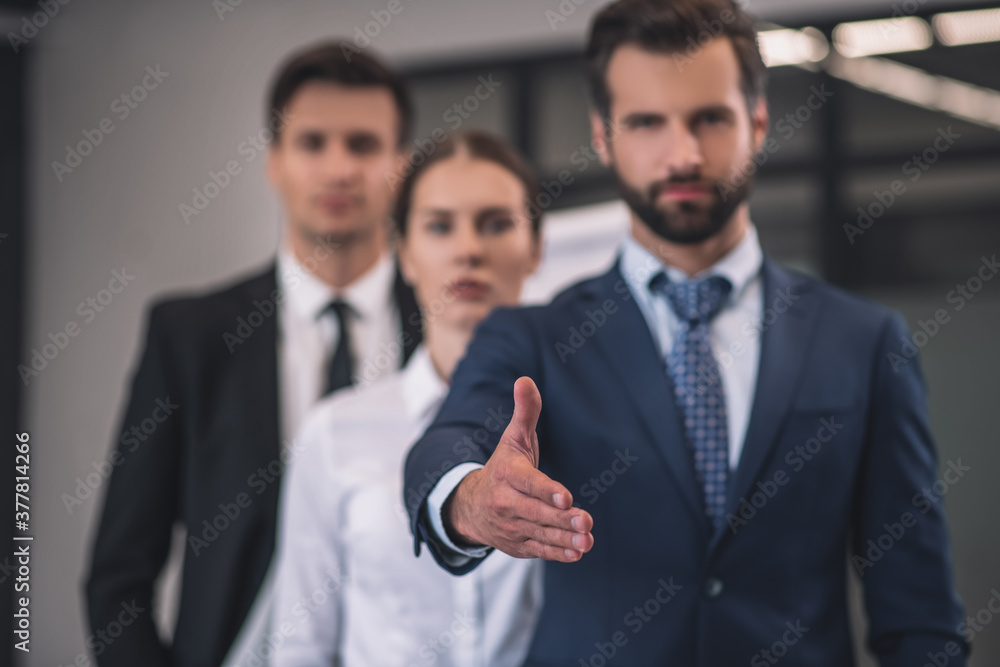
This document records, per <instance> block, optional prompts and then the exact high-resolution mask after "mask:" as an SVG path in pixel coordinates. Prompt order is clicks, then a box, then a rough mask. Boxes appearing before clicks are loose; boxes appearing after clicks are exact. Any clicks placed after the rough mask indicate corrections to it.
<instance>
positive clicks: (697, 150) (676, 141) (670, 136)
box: [662, 122, 704, 177]
mask: <svg viewBox="0 0 1000 667" xmlns="http://www.w3.org/2000/svg"><path fill="white" fill-rule="evenodd" d="M666 135H667V138H666V147H665V148H664V151H663V162H664V164H663V165H662V166H664V167H666V171H667V175H668V177H671V176H675V175H680V174H692V173H695V174H697V173H699V172H700V171H701V167H702V163H703V162H704V156H703V155H702V152H701V142H699V141H698V137H697V136H695V134H694V132H692V131H691V128H690V127H689V126H688V125H687V123H681V122H675V123H671V124H670V127H669V128H668V131H667V133H666Z"/></svg>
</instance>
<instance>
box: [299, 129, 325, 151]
mask: <svg viewBox="0 0 1000 667" xmlns="http://www.w3.org/2000/svg"><path fill="white" fill-rule="evenodd" d="M298 144H299V145H300V146H301V147H302V148H303V149H305V150H307V151H309V152H310V153H319V152H322V150H323V146H324V145H325V141H324V139H323V135H322V134H320V133H319V132H306V133H305V134H303V135H301V136H300V137H299V140H298Z"/></svg>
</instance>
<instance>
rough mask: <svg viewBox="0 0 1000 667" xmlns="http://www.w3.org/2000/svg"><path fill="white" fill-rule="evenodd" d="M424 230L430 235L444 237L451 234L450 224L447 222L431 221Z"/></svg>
mask: <svg viewBox="0 0 1000 667" xmlns="http://www.w3.org/2000/svg"><path fill="white" fill-rule="evenodd" d="M424 228H425V229H426V230H427V231H428V232H430V233H431V234H435V235H437V236H445V235H447V234H449V233H451V222H449V221H448V220H431V221H430V222H428V223H427V224H426V225H425V226H424Z"/></svg>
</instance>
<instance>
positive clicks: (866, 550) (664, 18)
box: [404, 0, 968, 667]
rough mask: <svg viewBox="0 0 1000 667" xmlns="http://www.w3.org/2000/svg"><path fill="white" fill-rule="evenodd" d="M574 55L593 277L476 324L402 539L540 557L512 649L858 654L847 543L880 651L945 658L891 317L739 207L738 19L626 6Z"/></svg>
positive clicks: (872, 641)
mask: <svg viewBox="0 0 1000 667" xmlns="http://www.w3.org/2000/svg"><path fill="white" fill-rule="evenodd" d="M587 61H588V66H589V78H590V86H591V92H592V98H593V99H592V101H593V113H592V126H593V141H594V145H595V147H596V149H597V150H598V152H599V154H600V156H601V159H602V161H603V162H604V163H605V164H607V165H609V166H610V167H611V168H612V169H613V170H614V173H615V175H616V177H617V179H618V182H619V185H620V190H621V193H622V197H623V199H624V200H625V201H626V202H627V203H628V205H629V207H630V209H631V227H630V234H629V235H628V237H627V238H626V240H625V241H624V244H623V246H622V249H621V253H620V255H619V257H618V261H617V262H616V263H615V265H614V267H613V268H612V269H611V270H610V271H608V272H607V273H606V274H604V275H602V276H598V277H595V278H592V279H590V280H585V281H583V282H581V283H579V284H577V285H575V286H573V287H570V288H569V289H567V290H566V291H565V292H563V293H562V294H560V295H559V296H557V297H556V298H555V299H554V300H553V301H552V303H550V304H548V305H546V306H542V307H530V308H519V309H502V310H499V311H497V312H495V313H494V314H493V315H492V316H491V317H489V318H488V319H487V320H486V321H484V322H483V323H482V324H481V326H480V328H479V330H478V332H477V334H476V336H475V339H474V340H473V342H472V344H471V345H470V347H469V350H468V353H467V355H466V357H465V359H464V360H463V361H462V362H461V364H460V365H459V366H458V368H457V369H456V371H455V374H454V377H453V379H452V385H451V392H450V394H449V396H448V399H447V400H446V402H445V403H444V404H443V406H442V407H441V410H440V412H439V413H438V415H437V416H436V418H435V420H434V422H433V423H432V424H431V426H430V427H429V428H428V430H427V431H426V433H425V434H424V435H423V437H422V438H421V439H420V440H419V441H418V442H417V443H416V444H415V445H414V447H413V449H412V450H411V452H410V454H409V457H408V460H407V464H406V470H405V482H406V487H405V490H404V493H405V496H404V501H405V503H406V505H407V508H408V512H409V514H410V519H411V527H412V530H413V533H414V536H415V548H416V550H417V552H418V553H419V550H420V548H421V545H422V544H424V543H425V544H426V545H427V546H428V547H429V548H430V549H431V551H432V552H433V554H434V556H435V557H436V559H437V560H438V562H439V563H440V564H441V565H442V566H443V567H445V568H446V569H448V570H449V571H451V572H453V573H455V574H463V573H465V572H468V571H469V570H471V569H472V568H474V567H476V566H477V565H478V563H479V562H481V560H482V558H483V557H484V556H485V555H486V554H487V553H488V552H489V551H490V550H491V549H493V548H496V549H500V550H502V551H504V552H506V553H508V554H511V555H513V556H519V557H525V558H532V557H537V558H544V559H546V560H547V561H549V562H547V563H546V569H545V592H544V599H545V603H544V608H543V610H542V613H541V619H540V622H539V625H538V628H537V630H536V633H535V636H534V640H533V642H532V646H531V650H530V654H529V657H528V660H527V662H526V664H527V665H535V666H542V665H548V666H553V665H565V666H566V667H569V666H574V667H577V666H581V665H583V666H587V665H590V666H593V667H598V666H600V665H619V664H620V665H679V666H684V667H688V666H691V665H704V666H705V667H721V666H727V665H737V664H747V663H749V664H751V665H770V664H774V663H775V662H777V661H779V660H783V661H784V662H785V664H789V665H798V666H803V665H830V666H837V667H844V666H846V665H853V664H854V655H853V651H852V642H851V636H850V625H849V619H848V608H847V575H848V561H851V562H853V564H854V567H855V568H856V570H857V571H858V572H859V574H860V575H861V580H862V583H863V586H864V600H865V607H866V611H867V616H868V623H869V632H868V646H869V647H870V648H871V650H872V651H873V653H874V654H875V655H876V656H877V658H878V659H879V661H880V664H881V665H883V666H884V667H890V666H891V667H896V666H899V667H904V666H905V667H919V666H920V665H924V664H925V663H929V664H934V665H945V664H947V665H952V666H953V665H964V664H965V659H966V658H965V656H966V654H967V652H968V646H967V644H966V643H965V641H964V638H963V636H962V633H961V630H960V626H961V622H962V610H961V606H960V603H959V601H958V598H957V596H956V594H955V592H954V588H953V582H952V571H951V570H952V566H951V561H950V555H949V549H948V542H947V535H946V530H945V521H944V514H943V511H942V508H941V506H940V504H939V503H937V502H926V499H925V498H923V497H922V496H921V493H922V492H921V489H924V488H929V487H931V486H932V485H933V483H934V481H935V479H936V475H937V461H936V454H935V450H934V445H933V442H932V438H931V434H930V431H929V428H928V418H927V410H926V405H925V395H924V383H923V378H922V375H921V372H920V370H919V367H918V364H917V362H916V360H915V359H907V360H906V362H905V363H898V360H899V359H902V358H904V355H902V354H901V352H902V350H901V348H902V346H903V341H904V340H905V339H906V336H907V330H906V327H905V324H904V322H903V321H902V320H901V318H900V317H899V316H898V315H897V314H895V313H893V312H891V311H889V310H887V309H886V308H884V307H881V306H879V305H876V304H874V303H871V302H868V301H864V300H862V299H860V298H857V297H854V296H852V295H850V294H847V293H845V292H843V291H841V290H838V289H835V288H833V287H830V286H828V285H825V284H823V283H820V282H818V281H815V280H812V279H809V278H806V277H804V276H802V275H798V274H795V273H792V272H789V271H787V270H785V269H783V268H781V267H779V266H778V265H777V264H776V263H775V262H774V261H772V260H771V259H770V258H769V257H768V256H767V255H766V254H764V253H763V251H762V249H761V247H760V244H759V242H758V239H757V233H756V230H755V227H754V226H753V224H752V222H751V219H750V214H749V205H748V195H749V192H750V189H751V183H750V181H751V180H752V179H751V178H749V177H748V174H751V173H752V171H753V170H752V168H751V167H752V162H751V161H752V159H753V156H754V155H755V154H757V153H759V152H760V151H761V150H762V149H763V148H764V147H765V142H766V141H767V128H768V109H767V105H766V101H765V97H764V88H765V86H764V78H765V69H764V65H763V63H762V61H761V57H760V53H759V51H758V46H757V41H756V34H755V32H754V28H753V24H752V22H751V21H750V20H749V19H748V18H747V16H746V15H745V14H743V12H742V11H741V9H740V8H739V7H738V6H737V5H736V4H735V3H732V2H729V1H728V0H673V1H667V0H620V1H619V2H616V3H614V4H612V5H610V6H608V7H606V8H604V9H603V10H602V11H601V12H600V13H599V14H598V15H597V16H596V18H595V20H594V24H593V27H592V32H591V36H590V42H589V45H588V48H587ZM822 92H823V91H822V90H821V89H820V93H822ZM814 93H815V91H814ZM815 94H819V93H815ZM897 355H898V356H897ZM893 360H897V362H896V363H894V361H893ZM497 414H501V415H505V416H506V419H508V420H509V422H508V423H506V424H500V426H499V427H497V425H496V424H495V415H497ZM491 418H492V419H491ZM921 501H924V502H921Z"/></svg>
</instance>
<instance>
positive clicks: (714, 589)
mask: <svg viewBox="0 0 1000 667" xmlns="http://www.w3.org/2000/svg"><path fill="white" fill-rule="evenodd" d="M722 588H723V586H722V581H721V580H720V579H716V578H715V577H709V578H708V581H706V582H705V595H707V596H708V597H710V598H717V597H719V596H720V595H722Z"/></svg>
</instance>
